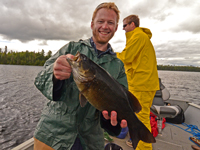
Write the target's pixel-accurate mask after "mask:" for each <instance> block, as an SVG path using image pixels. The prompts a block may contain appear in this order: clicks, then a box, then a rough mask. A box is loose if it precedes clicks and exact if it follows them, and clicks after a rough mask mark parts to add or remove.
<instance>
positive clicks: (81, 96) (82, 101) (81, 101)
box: [79, 94, 87, 107]
mask: <svg viewBox="0 0 200 150" xmlns="http://www.w3.org/2000/svg"><path fill="white" fill-rule="evenodd" d="M79 101H80V105H81V107H84V106H85V105H86V103H87V99H86V98H85V96H84V95H83V94H79Z"/></svg>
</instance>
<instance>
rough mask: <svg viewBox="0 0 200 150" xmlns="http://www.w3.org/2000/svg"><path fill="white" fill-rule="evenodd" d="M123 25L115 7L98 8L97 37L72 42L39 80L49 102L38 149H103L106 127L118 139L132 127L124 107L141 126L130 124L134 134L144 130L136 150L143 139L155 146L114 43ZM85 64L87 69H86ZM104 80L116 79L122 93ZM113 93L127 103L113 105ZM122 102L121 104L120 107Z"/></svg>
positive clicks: (38, 132) (38, 129)
mask: <svg viewBox="0 0 200 150" xmlns="http://www.w3.org/2000/svg"><path fill="white" fill-rule="evenodd" d="M118 21H119V10H118V8H117V6H116V5H115V4H114V3H102V4H100V5H98V6H97V8H96V9H95V11H94V13H93V17H92V22H91V29H92V32H93V36H92V37H91V38H89V39H87V40H80V41H78V42H69V43H68V44H66V45H64V46H63V47H62V48H61V49H60V50H59V51H58V52H57V53H56V54H55V55H54V56H52V57H51V58H50V59H49V60H47V61H46V63H45V65H44V67H45V68H44V70H42V71H41V72H40V73H39V74H38V76H37V77H36V79H35V85H36V87H37V88H38V89H39V90H40V91H41V92H42V94H43V95H44V96H46V97H47V98H48V100H47V102H46V104H45V106H44V109H43V112H42V115H41V119H40V121H39V123H38V125H37V127H36V130H35V133H34V139H35V142H34V149H35V150H44V149H45V150H53V149H58V150H60V149H67V150H82V149H84V150H103V149H104V138H103V130H102V129H101V128H103V129H104V130H105V131H107V132H108V133H109V134H110V135H113V136H117V135H118V134H119V133H120V131H121V128H124V127H126V126H127V123H128V124H129V121H128V120H127V119H126V117H125V116H123V113H122V112H121V110H120V109H121V107H122V105H123V103H124V102H125V103H126V104H127V105H126V106H128V110H129V111H127V112H126V109H123V110H125V111H124V114H129V113H131V114H132V116H130V117H129V118H131V120H133V121H135V124H136V125H137V126H135V125H134V124H133V122H131V123H130V125H132V126H133V127H134V129H133V130H136V131H137V130H138V131H140V129H141V131H142V132H141V134H140V133H137V132H135V135H134V134H131V135H133V136H134V137H136V141H135V143H134V142H133V144H134V148H135V147H136V145H137V143H138V141H139V140H140V139H141V140H144V141H147V142H155V139H154V138H153V137H152V135H151V134H150V132H146V131H147V130H148V129H146V128H145V127H144V125H143V124H142V123H141V122H140V121H139V120H138V119H137V117H136V116H134V115H135V114H134V112H138V111H140V109H141V107H140V104H139V102H138V101H137V99H136V98H135V97H134V96H133V95H131V94H130V93H129V92H128V90H127V89H126V88H127V87H128V85H127V79H126V74H125V71H124V67H123V63H122V62H121V61H120V60H119V59H118V58H117V57H116V55H115V53H114V52H113V50H112V47H111V46H110V44H109V43H108V42H109V40H110V39H111V38H112V37H113V35H114V33H115V32H116V31H117V27H118ZM78 51H79V52H80V53H79V52H78ZM77 52H78V53H77ZM85 62H87V65H84V63H85ZM88 63H89V64H90V65H91V66H96V70H98V71H99V72H102V74H105V76H107V78H104V77H103V75H101V73H99V72H98V71H97V73H95V71H96V70H92V71H90V65H88ZM79 65H80V66H81V69H80V72H79V70H78V69H79V68H80V66H79ZM72 69H73V70H72ZM104 69H105V70H104ZM72 73H73V76H72ZM94 74H95V75H94ZM85 76H86V77H87V78H86V77H85ZM94 79H95V80H94ZM98 79H103V80H106V79H108V81H106V82H107V83H109V82H110V80H111V83H112V85H116V87H117V89H115V87H113V86H112V85H111V86H107V85H109V84H104V83H106V82H104V81H103V80H98ZM90 80H91V81H92V82H89V81H90ZM101 83H102V85H103V84H104V86H101ZM98 85H100V86H99V87H97V86H98ZM111 87H112V88H113V90H111ZM113 91H114V92H113ZM115 91H120V92H119V93H118V92H115ZM92 92H93V93H92ZM95 92H96V93H95ZM111 92H113V93H115V94H116V95H118V94H119V96H121V98H122V99H119V98H118V99H117V98H116V99H117V100H116V102H114V103H113V101H111V102H112V103H109V100H110V99H112V100H113V98H112V97H113V95H112V93H111ZM88 93H89V95H88ZM91 93H92V94H91ZM99 93H100V94H99ZM108 97H109V98H108ZM130 99H131V100H130ZM79 100H80V102H79ZM91 100H92V101H91ZM95 100H96V101H95ZM132 100H133V101H132ZM87 101H89V103H87ZM99 101H100V102H99ZM118 101H119V103H120V105H117V103H118ZM103 104H105V105H103ZM135 104H136V105H135ZM108 106H110V107H108ZM113 106H116V107H113ZM126 106H124V107H125V108H127V107H126ZM104 108H106V109H104ZM115 108H118V109H115ZM132 108H133V109H132ZM118 112H119V113H118ZM129 118H128V119H129ZM126 120H127V121H126ZM129 120H130V119H129ZM138 126H139V127H138ZM140 127H141V128H140ZM143 131H144V132H143ZM144 134H145V135H144ZM133 139H134V138H133Z"/></svg>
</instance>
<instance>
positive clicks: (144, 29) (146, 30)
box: [126, 27, 152, 39]
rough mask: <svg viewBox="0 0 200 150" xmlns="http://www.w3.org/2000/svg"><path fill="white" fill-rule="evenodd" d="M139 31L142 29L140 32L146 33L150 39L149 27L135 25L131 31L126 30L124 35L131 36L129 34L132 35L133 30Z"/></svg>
mask: <svg viewBox="0 0 200 150" xmlns="http://www.w3.org/2000/svg"><path fill="white" fill-rule="evenodd" d="M139 31H142V32H144V33H146V34H147V36H148V37H149V39H151V37H152V33H151V31H150V29H148V28H143V27H136V28H135V29H134V30H133V31H130V32H126V37H131V35H132V34H133V33H134V32H139Z"/></svg>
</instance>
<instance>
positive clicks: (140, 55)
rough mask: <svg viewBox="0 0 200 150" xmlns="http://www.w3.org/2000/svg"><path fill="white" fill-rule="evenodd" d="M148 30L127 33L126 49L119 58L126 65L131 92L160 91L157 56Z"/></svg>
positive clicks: (137, 29)
mask: <svg viewBox="0 0 200 150" xmlns="http://www.w3.org/2000/svg"><path fill="white" fill-rule="evenodd" d="M151 37H152V33H151V31H150V30H149V29H147V28H141V27H136V28H135V29H134V30H133V31H130V32H127V33H126V47H125V49H124V50H123V51H122V52H121V53H117V57H118V58H119V59H121V61H122V62H123V63H124V66H125V71H126V75H127V80H128V86H129V90H133V91H156V90H159V80H158V72H157V62H156V55H155V50H154V48H153V45H152V43H151V41H150V38H151Z"/></svg>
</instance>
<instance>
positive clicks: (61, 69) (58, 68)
mask: <svg viewBox="0 0 200 150" xmlns="http://www.w3.org/2000/svg"><path fill="white" fill-rule="evenodd" d="M69 57H73V55H70V56H69ZM66 58H67V55H62V56H60V57H58V58H57V60H56V61H55V63H54V66H53V70H54V76H55V78H56V79H59V80H64V79H68V78H69V77H70V75H71V72H72V71H71V66H70V65H69V63H68V62H67V60H66Z"/></svg>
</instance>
